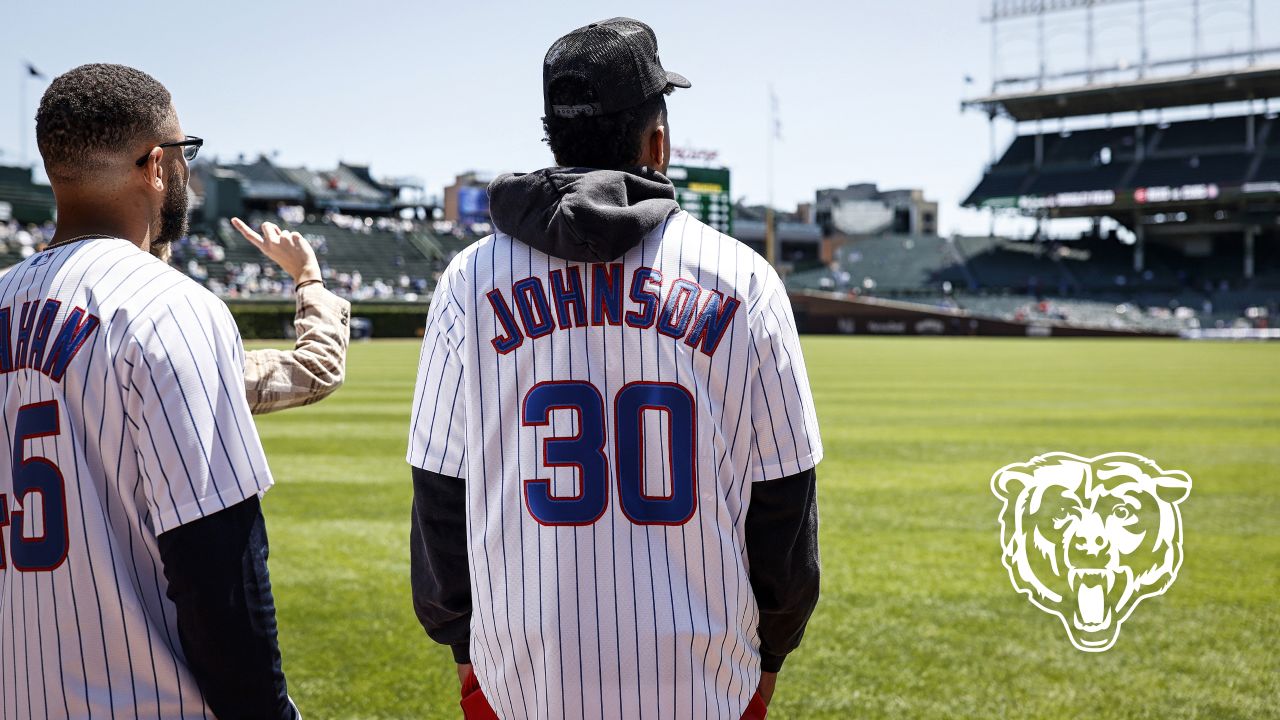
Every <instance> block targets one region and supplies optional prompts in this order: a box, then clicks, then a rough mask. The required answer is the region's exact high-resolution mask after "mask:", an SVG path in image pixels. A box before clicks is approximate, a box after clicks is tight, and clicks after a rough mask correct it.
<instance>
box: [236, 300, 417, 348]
mask: <svg viewBox="0 0 1280 720" xmlns="http://www.w3.org/2000/svg"><path fill="white" fill-rule="evenodd" d="M227 307H229V308H231V315H232V316H233V317H235V319H236V324H237V325H238V326H240V335H241V337H243V338H244V339H246V340H269V339H278V338H288V337H293V316H294V313H295V310H296V306H295V305H294V303H293V301H291V300H227ZM427 307H428V303H409V302H395V301H393V302H354V303H352V304H351V317H353V318H366V319H368V320H369V322H370V323H371V324H372V325H373V337H376V338H394V337H422V327H423V325H424V324H425V323H426V321H427Z"/></svg>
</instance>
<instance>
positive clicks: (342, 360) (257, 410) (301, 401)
mask: <svg viewBox="0 0 1280 720" xmlns="http://www.w3.org/2000/svg"><path fill="white" fill-rule="evenodd" d="M297 295H298V310H297V314H296V315H295V316H294V319H293V326H294V329H295V330H296V331H297V337H298V341H297V344H296V345H295V346H294V348H293V349H292V350H253V351H251V352H247V353H245V364H244V389H245V394H246V396H247V397H248V399H249V407H250V409H251V410H252V411H253V413H254V414H255V415H260V414H263V413H269V412H275V411H276V410H284V409H286V408H291V407H300V406H302V405H309V404H311V403H314V402H316V401H318V400H321V399H323V398H325V397H327V396H329V395H330V394H332V393H333V391H334V390H337V389H338V387H339V386H341V385H342V380H343V376H344V375H345V372H346V364H347V344H348V343H349V342H350V340H351V327H350V318H351V304H350V303H348V302H347V301H346V300H343V299H342V298H340V297H338V296H337V295H334V294H333V293H331V292H329V291H328V290H326V289H324V287H323V286H321V285H320V284H319V283H317V284H314V285H307V286H305V287H302V288H300V289H299V290H298V293H297Z"/></svg>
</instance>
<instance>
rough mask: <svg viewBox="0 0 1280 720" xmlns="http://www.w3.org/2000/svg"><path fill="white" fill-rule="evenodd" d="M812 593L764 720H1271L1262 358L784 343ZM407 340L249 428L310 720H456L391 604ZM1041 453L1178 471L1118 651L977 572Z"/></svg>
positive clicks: (1277, 669) (1272, 560)
mask: <svg viewBox="0 0 1280 720" xmlns="http://www.w3.org/2000/svg"><path fill="white" fill-rule="evenodd" d="M804 349H805V358H806V360H807V362H808V365H809V372H810V376H811V380H812V384H813V390H814V394H815V396H816V401H817V404H818V414H819V418H820V420H821V422H822V427H823V429H822V432H823V439H824V441H825V445H826V450H827V452H826V459H825V460H824V461H823V463H822V464H821V465H820V466H819V468H818V483H819V487H820V509H821V522H822V554H823V568H824V576H823V595H822V600H821V602H820V604H819V605H818V609H817V612H816V613H815V615H814V618H813V621H812V623H811V624H810V626H809V630H808V635H807V637H806V638H805V641H804V645H803V646H802V647H801V649H800V651H799V652H797V653H796V654H795V655H793V656H792V658H791V659H790V660H789V661H788V662H787V666H786V667H785V668H784V670H783V674H782V676H781V679H780V681H779V683H778V694H777V695H776V697H775V700H774V704H773V706H772V707H771V708H770V713H769V714H770V717H771V718H774V717H776V718H950V717H961V718H1077V717H1078V718H1263V717H1280V706H1278V704H1280V649H1278V648H1280V346H1277V345H1261V344H1226V343H1223V344H1218V343H1189V342H1181V341H1094V340H998V339H943V338H939V339H907V338H901V339H899V338H893V339H889V338H883V339H882V338H828V337H807V338H805V341H804ZM417 356H418V346H417V343H416V342H411V341H377V342H372V343H361V344H356V345H354V346H353V347H352V348H351V353H350V359H349V373H348V381H347V386H346V387H344V388H343V389H342V390H340V391H339V392H338V393H337V394H336V395H334V396H333V397H332V398H330V399H329V400H326V401H325V402H323V403H321V404H320V405H317V406H314V407H310V408H304V409H301V410H295V411H289V412H285V413H281V414H278V415H274V416H268V417H264V418H260V420H259V424H258V427H259V429H260V431H261V434H262V436H263V438H264V441H265V444H266V448H267V453H268V456H269V457H270V460H271V465H272V468H273V470H274V472H275V476H276V481H277V485H276V487H275V488H274V489H273V490H272V491H271V492H270V493H269V494H268V495H267V500H266V513H267V522H268V528H269V532H270V537H271V545H272V556H271V570H272V579H273V581H274V585H275V590H276V598H277V602H278V605H279V608H280V623H281V637H282V646H283V652H284V659H285V667H286V670H287V671H288V674H289V683H290V691H291V694H292V695H293V697H294V698H295V699H296V700H297V701H298V704H299V706H300V707H301V709H302V711H303V714H304V715H305V716H306V717H308V718H457V717H459V713H458V710H457V704H456V692H457V691H456V687H457V679H456V676H455V674H454V671H453V666H452V664H451V659H450V657H449V654H448V652H447V650H446V649H444V648H441V647H438V646H436V645H434V644H433V643H431V642H430V641H428V639H427V638H426V636H425V635H424V634H423V632H422V630H421V629H420V627H419V625H418V623H417V621H416V619H415V618H414V616H413V611H412V608H411V605H410V600H409V579H408V575H409V560H408V545H407V540H408V535H409V525H408V514H409V505H410V497H411V487H410V482H409V473H408V467H407V466H406V465H405V463H404V460H403V458H404V448H405V441H406V427H407V418H408V412H409V404H410V396H411V394H412V386H413V380H414V373H415V370H416V364H417ZM1054 450H1062V451H1068V452H1072V453H1075V454H1077V455H1082V456H1086V457H1088V456H1093V455H1099V454H1102V453H1104V452H1109V451H1129V452H1134V453H1138V454H1141V455H1145V456H1147V457H1149V458H1151V459H1153V460H1155V461H1156V462H1158V463H1159V464H1161V465H1162V466H1163V467H1164V468H1165V469H1180V470H1184V471H1186V472H1187V473H1189V474H1190V475H1191V477H1192V478H1193V480H1194V488H1193V490H1192V492H1191V495H1190V497H1189V498H1188V499H1187V500H1186V501H1185V502H1184V503H1183V504H1182V517H1183V523H1184V538H1185V541H1184V550H1185V562H1184V564H1183V567H1182V570H1181V573H1180V575H1179V577H1178V579H1177V581H1176V582H1175V583H1174V585H1173V586H1172V587H1171V588H1170V589H1169V591H1168V592H1167V593H1166V594H1165V595H1164V596H1162V597H1156V598H1151V599H1147V600H1145V601H1143V602H1142V604H1140V605H1139V606H1138V608H1137V610H1136V611H1135V612H1134V614H1133V615H1132V617H1131V618H1130V619H1129V620H1128V621H1127V622H1125V623H1124V625H1123V630H1122V632H1121V633H1120V639H1119V642H1118V643H1117V644H1116V645H1115V647H1114V648H1113V649H1111V650H1110V651H1108V652H1105V653H1101V654H1086V653H1082V652H1080V651H1078V650H1076V649H1074V648H1073V647H1072V646H1071V644H1070V642H1069V641H1068V639H1067V636H1066V633H1065V631H1064V629H1063V627H1062V625H1061V623H1060V622H1059V620H1058V619H1057V618H1056V617H1053V616H1051V615H1048V614H1046V613H1045V612H1043V611H1041V610H1039V609H1037V608H1035V607H1033V606H1032V605H1031V604H1030V603H1029V602H1028V601H1027V600H1026V599H1025V597H1023V596H1021V595H1018V594H1016V593H1015V592H1014V590H1013V588H1012V586H1011V584H1010V581H1009V576H1008V573H1007V572H1006V570H1005V568H1004V567H1003V566H1002V565H1001V561H1000V548H999V541H998V532H999V530H998V525H997V515H998V512H999V509H1000V503H999V501H998V500H997V499H996V498H995V496H993V495H992V493H991V491H990V489H989V483H990V478H991V475H992V473H993V472H994V471H995V470H996V469H998V468H1000V467H1002V466H1003V465H1006V464H1008V463H1012V462H1019V461H1024V460H1027V459H1028V458H1030V457H1032V456H1033V455H1036V454H1039V453H1043V452H1048V451H1054Z"/></svg>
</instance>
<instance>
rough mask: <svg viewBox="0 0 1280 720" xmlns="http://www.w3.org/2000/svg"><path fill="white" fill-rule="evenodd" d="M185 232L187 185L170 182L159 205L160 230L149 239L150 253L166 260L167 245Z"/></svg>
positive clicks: (167, 255)
mask: <svg viewBox="0 0 1280 720" xmlns="http://www.w3.org/2000/svg"><path fill="white" fill-rule="evenodd" d="M186 234H187V185H186V183H182V184H178V183H170V184H169V188H168V190H167V191H166V192H165V196H164V205H162V206H161V207H160V232H158V233H156V237H155V239H153V240H152V241H151V254H152V255H155V256H156V257H158V258H160V259H162V260H167V259H168V257H169V253H168V250H169V246H170V245H171V244H172V243H173V241H174V240H177V239H179V238H181V237H182V236H184V235H186Z"/></svg>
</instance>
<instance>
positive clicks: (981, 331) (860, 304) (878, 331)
mask: <svg viewBox="0 0 1280 720" xmlns="http://www.w3.org/2000/svg"><path fill="white" fill-rule="evenodd" d="M791 306H792V308H793V309H794V310H795V314H796V325H797V326H799V328H800V332H802V333H818V334H826V335H988V336H1004V337H1177V335H1175V334H1173V333H1164V332H1155V331H1142V330H1130V329H1125V330H1116V329H1110V328H1092V327H1082V326H1079V325H1067V324H1064V323H1054V322H1046V321H1039V320H1037V321H1032V322H1017V321H1013V320H1002V319H997V318H990V317H982V316H977V315H972V314H970V313H968V312H966V311H964V310H957V309H953V308H943V307H934V306H932V305H919V304H915V303H904V302H899V301H896V300H884V299H881V298H864V297H850V296H848V295H844V294H841V293H829V292H818V291H811V290H805V291H798V292H793V293H791Z"/></svg>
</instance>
